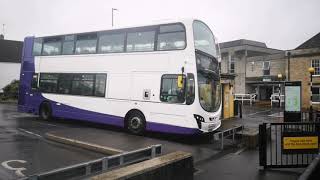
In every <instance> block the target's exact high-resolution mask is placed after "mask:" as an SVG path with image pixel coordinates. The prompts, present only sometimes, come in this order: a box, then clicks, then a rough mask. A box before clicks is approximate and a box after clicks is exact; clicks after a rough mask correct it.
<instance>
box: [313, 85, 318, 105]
mask: <svg viewBox="0 0 320 180" xmlns="http://www.w3.org/2000/svg"><path fill="white" fill-rule="evenodd" d="M312 102H320V87H312Z"/></svg>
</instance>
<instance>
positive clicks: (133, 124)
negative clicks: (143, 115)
mask: <svg viewBox="0 0 320 180" xmlns="http://www.w3.org/2000/svg"><path fill="white" fill-rule="evenodd" d="M140 125H141V119H140V118H138V117H134V118H132V119H131V127H132V128H133V129H139V127H140Z"/></svg>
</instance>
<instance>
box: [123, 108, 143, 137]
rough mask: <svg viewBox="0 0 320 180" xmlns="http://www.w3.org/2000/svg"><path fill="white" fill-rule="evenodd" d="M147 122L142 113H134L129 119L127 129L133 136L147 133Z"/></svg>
mask: <svg viewBox="0 0 320 180" xmlns="http://www.w3.org/2000/svg"><path fill="white" fill-rule="evenodd" d="M145 127H146V120H145V118H144V116H143V114H142V113H140V112H137V111H136V112H132V113H130V114H129V116H128V118H127V129H128V130H129V132H131V133H133V134H138V135H140V134H142V133H143V132H144V131H145Z"/></svg>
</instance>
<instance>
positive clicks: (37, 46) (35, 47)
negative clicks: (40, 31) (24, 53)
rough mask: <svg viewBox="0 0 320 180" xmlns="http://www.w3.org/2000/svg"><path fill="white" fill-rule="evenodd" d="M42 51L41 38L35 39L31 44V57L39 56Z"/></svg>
mask: <svg viewBox="0 0 320 180" xmlns="http://www.w3.org/2000/svg"><path fill="white" fill-rule="evenodd" d="M41 50H42V38H35V39H34V42H33V49H32V54H33V56H40V55H41Z"/></svg>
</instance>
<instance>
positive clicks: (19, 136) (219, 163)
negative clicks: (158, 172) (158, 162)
mask: <svg viewBox="0 0 320 180" xmlns="http://www.w3.org/2000/svg"><path fill="white" fill-rule="evenodd" d="M280 111H281V110H280V109H277V108H274V109H270V108H265V107H260V106H244V111H243V118H242V119H240V118H232V119H228V120H224V121H223V125H222V127H221V128H222V129H227V128H230V127H232V126H234V125H237V124H239V125H245V126H247V127H252V128H257V127H258V124H259V123H262V122H281V121H282V118H281V113H279V112H280ZM275 114H277V115H275ZM270 115H273V116H270ZM0 130H1V131H0V144H1V148H0V161H1V162H5V161H8V160H24V161H26V163H21V161H20V162H19V161H15V162H10V163H11V164H10V163H9V165H10V166H11V167H14V168H26V170H23V171H22V173H23V174H24V175H30V174H34V173H39V172H44V171H48V170H52V169H55V168H61V167H65V166H68V165H72V164H76V163H80V162H85V161H89V160H92V159H97V158H99V157H102V156H105V155H104V154H101V153H96V152H92V151H88V150H84V149H80V148H77V147H72V146H68V145H64V144H60V143H56V142H51V141H49V140H47V139H45V138H44V137H45V135H46V133H50V134H53V135H57V136H62V137H64V138H70V139H75V140H77V141H83V142H88V143H91V144H97V145H101V146H108V147H112V148H115V149H119V150H123V151H130V150H135V149H138V148H144V147H146V146H150V145H154V144H162V147H163V154H168V153H170V152H174V151H178V150H179V151H185V152H189V153H192V155H193V157H194V164H195V168H196V169H197V171H196V173H195V176H194V178H195V179H196V180H200V179H219V180H220V179H274V180H277V179H279V180H280V179H281V180H287V179H288V180H289V179H290V180H291V179H297V177H298V176H299V175H300V174H301V172H302V170H299V171H297V170H295V169H286V170H273V171H270V170H268V171H267V170H261V169H260V168H259V165H258V163H259V161H258V159H259V155H258V153H259V152H258V150H257V149H253V150H249V149H246V148H245V147H243V146H237V145H233V144H232V143H231V141H230V140H226V141H225V143H226V146H225V149H224V150H221V149H220V143H219V142H214V143H212V142H211V141H210V140H211V139H210V137H208V136H195V137H185V136H177V135H168V134H161V133H151V132H149V133H147V134H146V135H144V136H136V135H131V134H128V133H127V132H126V131H125V130H123V129H119V128H115V127H110V126H106V125H101V124H92V123H88V122H83V121H76V120H62V119H55V120H51V121H41V120H39V119H38V118H37V117H35V116H33V115H29V114H24V113H18V112H17V111H16V105H10V104H0ZM0 177H5V178H4V179H15V178H17V177H18V176H17V175H16V173H15V172H14V170H9V169H8V168H5V167H4V166H0Z"/></svg>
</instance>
